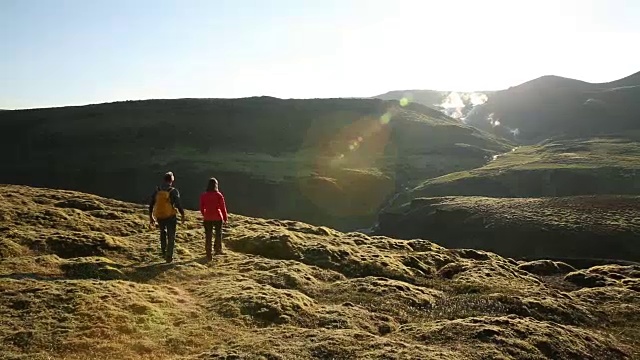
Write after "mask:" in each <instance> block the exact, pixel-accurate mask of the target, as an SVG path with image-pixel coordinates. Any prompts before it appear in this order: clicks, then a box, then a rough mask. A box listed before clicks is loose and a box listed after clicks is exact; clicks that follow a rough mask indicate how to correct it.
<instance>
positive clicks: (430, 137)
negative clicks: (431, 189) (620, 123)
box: [0, 97, 510, 229]
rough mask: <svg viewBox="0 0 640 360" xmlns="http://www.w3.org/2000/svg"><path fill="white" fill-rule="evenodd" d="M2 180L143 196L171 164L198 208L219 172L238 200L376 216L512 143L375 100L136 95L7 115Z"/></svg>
mask: <svg viewBox="0 0 640 360" xmlns="http://www.w3.org/2000/svg"><path fill="white" fill-rule="evenodd" d="M0 128H1V129H2V130H3V133H5V134H10V136H7V137H6V138H5V140H4V141H2V142H0V151H2V153H3V157H4V162H3V171H2V172H1V173H0V182H7V183H19V184H25V185H34V186H45V187H52V188H64V189H72V190H82V191H87V192H92V193H97V194H100V195H103V196H108V197H112V198H116V199H120V200H127V201H134V202H144V201H146V200H147V197H148V196H150V194H151V192H152V191H153V189H154V187H155V185H156V184H157V183H158V181H159V180H160V177H161V175H162V174H163V173H164V172H166V171H168V170H172V171H174V173H175V174H176V179H177V183H176V186H177V187H178V188H179V189H180V190H181V193H182V195H183V198H184V200H185V203H186V205H187V206H188V207H190V208H192V209H193V208H195V207H196V206H197V199H198V196H199V194H200V192H201V191H203V189H204V187H205V185H206V181H207V179H208V178H209V177H211V176H216V177H217V178H218V180H219V181H220V184H221V189H222V190H223V192H224V193H225V195H226V196H227V198H228V200H229V207H230V209H231V210H232V211H234V212H236V213H240V214H246V215H253V216H264V217H278V218H289V219H297V220H305V221H307V222H311V223H315V224H322V225H331V226H335V227H338V228H342V229H353V228H358V227H361V226H369V225H370V224H371V223H373V222H374V221H375V215H376V213H377V211H378V209H379V207H380V206H381V205H382V204H384V203H385V202H386V201H387V198H388V197H389V196H391V195H392V194H393V193H394V192H395V191H396V189H398V188H401V187H404V186H413V185H416V184H417V183H418V182H421V181H423V180H424V179H426V178H431V177H434V176H440V175H444V174H447V173H450V172H452V171H460V170H465V169H472V168H475V167H478V166H481V165H483V164H484V163H485V162H486V161H487V159H488V158H490V157H491V156H493V155H495V154H497V153H500V152H504V151H508V149H510V145H509V144H507V143H506V142H504V141H502V140H499V139H497V138H495V137H493V136H490V135H488V134H486V133H483V132H481V131H478V130H476V129H474V128H472V127H468V126H464V125H462V124H460V123H459V122H457V121H456V120H454V119H451V118H448V117H446V116H444V115H442V114H441V113H439V112H437V111H435V110H433V109H429V108H426V107H424V106H421V105H419V104H409V105H408V106H400V105H399V104H398V102H397V101H382V100H378V99H324V100H281V99H276V98H269V97H261V98H246V99H180V100H149V101H129V102H120V103H111V104H99V105H88V106H80V107H63V108H51V109H33V110H15V111H8V112H2V113H1V114H0Z"/></svg>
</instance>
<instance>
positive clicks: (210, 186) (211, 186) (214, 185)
mask: <svg viewBox="0 0 640 360" xmlns="http://www.w3.org/2000/svg"><path fill="white" fill-rule="evenodd" d="M207 191H218V180H217V179H216V178H213V177H212V178H211V179H209V182H208V183H207Z"/></svg>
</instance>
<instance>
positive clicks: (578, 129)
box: [466, 73, 640, 143]
mask: <svg viewBox="0 0 640 360" xmlns="http://www.w3.org/2000/svg"><path fill="white" fill-rule="evenodd" d="M638 98H640V73H636V74H633V75H630V76H628V77H626V78H624V79H620V80H616V81H612V82H609V83H601V84H591V83H587V82H584V81H578V80H573V79H567V78H562V77H558V76H543V77H541V78H538V79H535V80H531V81H529V82H526V83H524V84H521V85H518V86H515V87H512V88H509V89H507V90H503V91H498V92H496V93H494V94H493V95H492V96H491V97H490V99H489V101H487V102H486V103H485V104H484V105H482V106H480V107H477V108H476V109H474V111H473V113H472V114H470V115H469V116H468V117H467V119H466V121H467V122H468V123H470V124H473V125H475V126H478V127H480V128H482V129H485V130H487V131H494V132H496V133H498V134H501V135H509V134H510V132H509V131H510V130H515V129H517V130H518V135H517V139H518V140H519V141H524V142H528V143H532V142H537V141H541V140H544V139H547V138H549V137H553V136H559V135H566V136H590V135H598V134H604V133H609V132H618V131H625V130H630V129H637V128H638V125H639V124H638V119H639V118H640V102H638V101H637V99H638ZM495 121H498V122H499V124H500V125H499V126H496V127H493V125H495V124H496V123H495Z"/></svg>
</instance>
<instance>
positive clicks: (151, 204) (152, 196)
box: [149, 189, 158, 225]
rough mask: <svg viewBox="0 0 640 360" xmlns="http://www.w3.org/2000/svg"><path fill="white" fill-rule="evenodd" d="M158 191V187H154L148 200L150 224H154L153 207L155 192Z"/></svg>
mask: <svg viewBox="0 0 640 360" xmlns="http://www.w3.org/2000/svg"><path fill="white" fill-rule="evenodd" d="M157 191H158V189H156V190H155V191H154V192H153V195H151V199H150V201H149V223H150V224H151V225H153V224H155V220H154V219H153V207H154V205H155V204H156V192H157Z"/></svg>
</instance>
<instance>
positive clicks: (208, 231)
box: [204, 220, 222, 258]
mask: <svg viewBox="0 0 640 360" xmlns="http://www.w3.org/2000/svg"><path fill="white" fill-rule="evenodd" d="M214 229H215V231H216V242H215V244H214V245H213V249H214V251H215V252H216V253H219V252H222V221H221V220H214V221H208V220H205V221H204V235H205V248H206V250H207V258H211V238H212V237H213V230H214Z"/></svg>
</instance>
